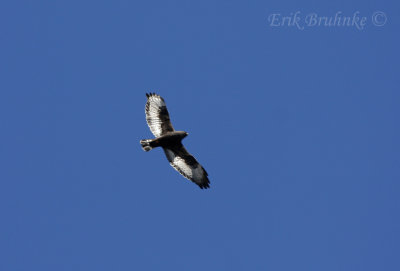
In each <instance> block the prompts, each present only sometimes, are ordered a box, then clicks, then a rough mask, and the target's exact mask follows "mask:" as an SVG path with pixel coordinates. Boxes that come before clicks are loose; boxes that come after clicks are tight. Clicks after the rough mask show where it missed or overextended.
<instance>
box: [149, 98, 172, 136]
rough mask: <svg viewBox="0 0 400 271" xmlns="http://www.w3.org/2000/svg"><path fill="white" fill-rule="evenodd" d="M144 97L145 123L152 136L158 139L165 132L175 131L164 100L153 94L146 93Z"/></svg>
mask: <svg viewBox="0 0 400 271" xmlns="http://www.w3.org/2000/svg"><path fill="white" fill-rule="evenodd" d="M146 97H147V103H146V107H145V112H146V121H147V125H148V126H149V128H150V131H151V132H152V133H153V135H154V136H155V137H159V136H161V135H163V134H165V133H167V132H173V131H175V130H174V127H172V123H171V121H170V119H169V113H168V110H167V106H166V104H165V101H164V99H163V98H162V97H161V96H160V95H157V94H155V93H149V94H147V93H146Z"/></svg>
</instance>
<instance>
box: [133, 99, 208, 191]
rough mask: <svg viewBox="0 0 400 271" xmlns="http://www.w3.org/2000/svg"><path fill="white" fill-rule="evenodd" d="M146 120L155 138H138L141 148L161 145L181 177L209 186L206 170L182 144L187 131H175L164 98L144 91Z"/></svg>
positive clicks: (200, 185)
mask: <svg viewBox="0 0 400 271" xmlns="http://www.w3.org/2000/svg"><path fill="white" fill-rule="evenodd" d="M146 97H147V102H146V107H145V112H146V121H147V125H148V126H149V128H150V131H151V132H152V133H153V135H154V136H155V137H156V138H155V139H143V140H140V144H141V145H142V149H143V150H144V151H146V152H148V151H150V150H151V149H153V148H156V147H161V148H163V150H164V153H165V155H166V156H167V159H168V161H169V163H170V165H171V166H172V167H173V168H174V169H176V170H177V171H178V172H179V173H180V174H181V175H182V176H183V177H185V178H186V179H189V180H191V181H192V182H194V183H195V184H197V185H198V186H199V187H200V188H201V189H203V188H209V187H210V181H209V180H208V177H207V176H208V174H207V172H206V170H205V169H204V168H203V167H202V166H201V165H200V164H199V162H197V160H196V159H195V158H194V157H193V156H192V155H191V154H190V153H189V152H188V151H187V150H186V148H185V147H184V146H183V145H182V139H184V138H185V137H186V136H187V135H188V133H187V132H184V131H175V129H174V127H172V123H171V121H170V119H169V113H168V110H167V106H166V104H165V101H164V99H163V98H162V97H161V96H160V95H158V94H155V93H146Z"/></svg>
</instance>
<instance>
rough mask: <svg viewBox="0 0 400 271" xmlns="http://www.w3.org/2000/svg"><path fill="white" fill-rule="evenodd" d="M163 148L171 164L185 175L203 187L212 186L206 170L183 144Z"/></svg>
mask: <svg viewBox="0 0 400 271" xmlns="http://www.w3.org/2000/svg"><path fill="white" fill-rule="evenodd" d="M163 149H164V152H165V155H166V156H167V159H168V161H169V163H170V164H171V166H172V167H173V168H174V169H176V170H177V171H178V172H179V173H180V174H181V175H182V176H183V177H185V178H186V179H189V180H191V181H192V182H194V183H195V184H197V185H198V186H200V188H201V189H203V188H209V187H210V181H209V180H208V177H207V176H208V174H207V172H206V170H205V169H204V168H203V167H202V166H201V165H200V164H199V162H197V160H196V159H195V158H194V157H193V156H192V155H191V154H190V153H189V152H188V151H187V150H186V149H185V147H183V145H180V146H173V147H170V148H163Z"/></svg>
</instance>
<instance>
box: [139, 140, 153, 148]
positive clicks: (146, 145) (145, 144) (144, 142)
mask: <svg viewBox="0 0 400 271" xmlns="http://www.w3.org/2000/svg"><path fill="white" fill-rule="evenodd" d="M152 141H153V140H151V139H142V140H140V144H141V145H142V149H143V150H144V151H150V150H151V149H153V147H152V146H151V142H152Z"/></svg>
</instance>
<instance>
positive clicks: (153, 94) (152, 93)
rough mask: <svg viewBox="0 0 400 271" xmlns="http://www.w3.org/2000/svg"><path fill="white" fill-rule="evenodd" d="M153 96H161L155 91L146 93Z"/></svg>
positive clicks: (148, 96) (147, 95)
mask: <svg viewBox="0 0 400 271" xmlns="http://www.w3.org/2000/svg"><path fill="white" fill-rule="evenodd" d="M151 96H160V95H158V94H156V93H155V92H149V93H146V97H147V98H150V97H151Z"/></svg>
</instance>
